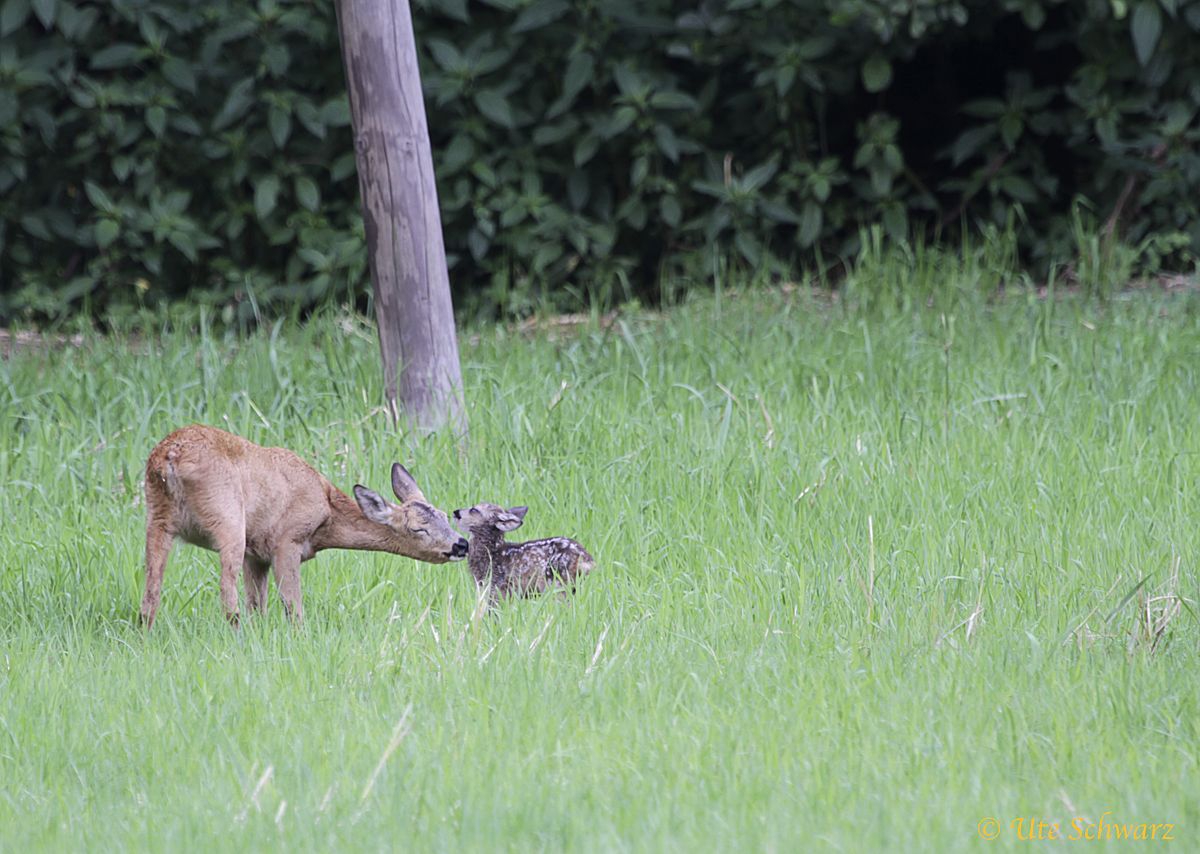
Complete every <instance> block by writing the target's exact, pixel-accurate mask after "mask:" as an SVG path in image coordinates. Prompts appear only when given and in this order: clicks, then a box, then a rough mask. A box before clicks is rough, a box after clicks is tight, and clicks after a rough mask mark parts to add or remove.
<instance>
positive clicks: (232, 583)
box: [189, 483, 249, 628]
mask: <svg viewBox="0 0 1200 854" xmlns="http://www.w3.org/2000/svg"><path fill="white" fill-rule="evenodd" d="M207 486H208V487H209V489H207V490H205V488H204V487H205V484H203V483H196V484H194V485H192V484H190V483H189V492H190V494H191V498H192V500H191V503H190V509H191V512H192V514H193V515H194V517H195V519H196V521H197V522H198V527H199V529H200V530H201V531H203V532H204V535H205V538H206V539H207V541H208V542H207V543H206V545H208V546H209V547H210V548H211V549H212V550H213V551H215V552H216V553H217V554H218V555H220V557H221V607H222V608H223V609H224V611H225V617H226V619H228V620H229V622H230V624H231V625H232V626H233V627H234V628H237V625H238V572H239V570H241V569H242V567H243V565H244V563H245V560H246V513H245V510H244V508H243V506H242V503H241V501H240V500H238V501H230V500H228V499H227V498H225V496H226V495H227V494H228V490H220V489H212V488H211V487H212V484H207ZM247 598H249V597H247Z"/></svg>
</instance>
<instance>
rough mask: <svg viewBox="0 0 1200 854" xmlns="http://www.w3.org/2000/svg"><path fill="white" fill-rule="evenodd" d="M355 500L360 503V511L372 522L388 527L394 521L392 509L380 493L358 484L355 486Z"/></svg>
mask: <svg viewBox="0 0 1200 854" xmlns="http://www.w3.org/2000/svg"><path fill="white" fill-rule="evenodd" d="M354 500H355V501H357V502H358V509H359V510H361V511H362V512H363V515H364V516H366V517H367V518H368V519H370V520H371V521H372V522H378V523H379V524H380V525H386V524H388V523H389V522H391V521H392V508H391V507H389V506H388V503H387V502H386V501H384V500H383V496H382V495H380V494H379V493H378V492H374V491H372V490H370V489H367V488H366V487H365V486H359V485H358V484H357V483H356V484H354Z"/></svg>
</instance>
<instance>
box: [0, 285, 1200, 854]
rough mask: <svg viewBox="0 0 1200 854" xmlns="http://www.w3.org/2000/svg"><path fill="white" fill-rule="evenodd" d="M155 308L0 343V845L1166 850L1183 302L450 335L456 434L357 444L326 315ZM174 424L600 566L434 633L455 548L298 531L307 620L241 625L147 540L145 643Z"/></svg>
mask: <svg viewBox="0 0 1200 854" xmlns="http://www.w3.org/2000/svg"><path fill="white" fill-rule="evenodd" d="M848 292H850V293H854V291H853V289H849V290H848ZM177 326H180V328H178V329H177V330H176V331H160V332H158V333H156V334H150V335H143V336H141V337H137V338H132V339H129V338H124V337H119V336H118V337H110V338H102V337H90V338H89V340H88V341H87V342H86V344H85V346H84V347H83V348H82V349H78V350H76V349H67V350H59V351H55V352H53V353H50V354H45V353H41V354H38V353H29V352H26V353H23V354H21V355H18V356H16V357H14V358H12V359H10V360H8V361H4V362H0V484H2V485H3V492H2V494H0V518H2V519H3V525H2V526H0V850H4V851H26V850H55V851H65V850H83V849H88V850H96V849H105V850H139V849H145V850H205V851H208V850H231V851H235V850H236V851H244V850H263V849H265V848H268V847H271V848H273V847H276V846H279V847H283V846H287V848H288V849H289V850H319V851H345V850H356V849H370V850H380V849H382V850H420V849H431V848H432V849H446V850H459V849H467V850H513V851H528V850H539V849H545V850H558V849H561V848H568V849H572V850H583V851H601V850H604V851H607V850H638V851H658V850H672V851H708V850H722V851H735V850H736V851H742V850H770V851H805V850H814V849H817V850H820V849H826V850H841V851H865V850H878V851H883V850H941V851H960V850H970V849H975V848H979V849H986V850H1013V849H1018V848H1023V847H1026V846H1023V845H1022V844H1021V843H1019V842H1018V840H1017V838H1016V835H1015V830H1013V829H1011V828H1010V825H1009V823H1010V822H1011V821H1013V820H1014V819H1016V818H1018V817H1033V818H1040V819H1044V820H1046V821H1058V822H1061V823H1063V824H1062V833H1063V834H1064V835H1065V834H1068V833H1069V832H1070V826H1069V822H1070V819H1071V818H1072V817H1074V816H1082V817H1086V818H1088V819H1090V820H1091V821H1098V820H1100V818H1101V816H1102V814H1103V813H1104V812H1105V811H1112V812H1111V814H1110V815H1108V816H1106V817H1105V820H1106V821H1108V822H1113V821H1120V822H1138V823H1140V822H1149V823H1152V822H1170V823H1173V824H1174V825H1175V828H1174V836H1175V838H1176V840H1178V842H1176V843H1175V845H1176V847H1177V850H1187V849H1189V848H1191V849H1195V848H1196V847H1197V846H1200V800H1198V799H1197V797H1196V792H1198V791H1200V768H1198V761H1200V724H1198V721H1200V683H1198V681H1197V677H1196V660H1197V651H1198V649H1200V620H1198V619H1197V605H1196V600H1197V599H1200V591H1198V590H1197V573H1196V559H1197V554H1198V553H1200V525H1198V524H1197V520H1198V519H1200V511H1198V507H1200V474H1198V473H1200V457H1198V454H1200V430H1197V425H1198V424H1200V382H1198V377H1200V301H1198V300H1197V299H1196V298H1195V297H1194V296H1191V295H1175V296H1170V297H1168V296H1162V295H1159V296H1146V295H1142V296H1135V297H1131V298H1129V299H1127V300H1116V301H1112V302H1108V303H1096V302H1085V301H1082V300H1067V301H1037V300H1033V299H1026V298H1024V297H1016V298H1011V299H1008V300H1006V301H1003V302H1000V303H996V304H991V305H987V304H982V303H979V302H977V301H974V300H970V299H964V300H959V301H949V302H947V303H946V304H944V305H942V306H941V307H938V308H924V307H918V308H909V309H903V310H891V311H885V310H880V309H874V308H873V309H870V310H866V309H853V308H847V307H845V306H843V305H841V304H834V305H830V304H828V303H826V302H822V301H819V300H813V299H810V298H808V297H806V296H803V295H801V294H793V295H791V296H784V295H778V294H776V295H767V294H757V295H747V294H742V295H741V296H736V295H732V294H730V293H728V292H726V293H724V294H722V295H721V296H720V298H719V300H713V299H708V300H698V301H694V302H690V303H687V304H685V305H683V306H681V307H679V308H677V309H674V310H672V311H671V312H669V313H668V314H666V315H663V316H655V315H630V316H625V317H623V318H622V319H621V320H619V321H618V322H617V323H616V324H615V325H614V326H612V327H611V328H609V329H602V328H599V327H598V326H596V325H592V326H589V327H587V328H585V329H583V330H580V331H578V332H572V333H570V334H559V335H557V336H549V335H539V336H536V337H533V338H529V337H524V336H521V335H517V334H514V333H511V332H505V331H503V330H500V329H490V328H488V329H477V330H474V331H475V332H476V333H477V337H476V339H475V340H474V341H473V342H472V341H470V340H469V336H468V335H466V334H464V337H463V344H462V348H463V362H464V372H465V381H466V396H467V400H468V403H469V410H470V426H471V438H470V444H469V447H468V448H467V449H466V450H465V451H460V450H459V449H458V448H456V447H455V446H454V444H453V443H452V442H450V441H449V440H447V439H442V438H434V439H430V440H417V439H414V438H412V437H404V436H401V435H398V434H397V433H396V432H394V431H391V430H390V429H389V428H388V425H387V422H386V419H385V416H384V414H383V411H382V410H381V409H380V408H379V401H380V399H381V392H380V386H379V378H378V368H377V365H376V358H377V355H376V345H375V340H374V337H373V334H372V332H371V329H370V328H369V327H368V326H365V325H364V324H362V323H361V322H359V321H357V320H355V319H352V318H350V319H348V318H345V317H338V316H335V315H333V314H331V315H329V316H326V317H323V318H321V319H319V320H317V321H314V322H313V323H310V324H309V325H307V326H304V327H299V326H295V325H288V324H284V325H281V326H279V327H276V328H274V329H271V330H267V331H263V332H260V333H258V334H254V335H251V336H249V337H236V336H225V335H223V334H220V333H213V332H212V331H211V330H210V329H209V328H208V327H207V326H195V327H194V328H186V327H183V326H182V325H177ZM468 332H470V330H468ZM564 384H565V385H564ZM193 421H202V422H206V423H209V424H214V425H218V426H223V427H227V428H229V429H232V430H234V431H236V432H239V433H241V434H243V435H245V436H247V437H248V438H250V439H252V440H254V441H258V442H261V443H267V444H278V445H286V446H288V447H291V448H293V449H294V450H296V451H297V452H299V453H300V454H302V455H303V456H305V457H306V458H308V459H310V460H312V461H313V462H314V463H315V464H316V465H317V466H318V467H319V468H320V469H322V470H323V471H324V472H325V473H326V474H327V475H328V476H329V477H330V478H331V479H332V480H333V481H334V482H335V483H336V484H338V485H339V486H341V487H342V488H343V489H348V488H349V487H350V486H351V484H353V483H354V482H356V481H362V482H365V483H368V484H370V485H372V486H373V487H375V488H377V489H379V488H383V487H384V486H385V485H386V479H387V466H388V464H389V463H390V462H391V461H392V460H394V459H400V460H403V461H406V462H408V463H409V464H410V468H411V469H412V470H413V472H414V473H415V474H416V476H417V477H418V479H419V480H420V481H421V483H422V485H423V486H424V488H425V491H426V493H427V494H428V495H429V497H430V498H431V499H432V500H433V501H435V502H437V503H438V504H440V505H441V506H442V507H447V508H449V507H456V506H463V505H466V504H468V503H472V502H476V501H480V500H494V501H503V502H511V503H527V504H528V505H529V506H530V508H531V509H530V511H529V517H528V519H527V521H526V525H525V527H524V528H522V529H521V530H520V531H519V532H518V536H520V537H524V538H531V537H535V536H549V535H569V536H574V537H576V538H578V539H579V540H580V541H582V542H583V543H584V544H585V545H586V546H587V547H588V549H589V550H590V551H591V552H592V553H593V554H594V555H596V557H597V559H598V563H599V567H598V569H597V571H596V572H595V573H593V575H592V576H590V577H589V578H588V579H587V580H586V583H585V584H584V585H583V586H582V587H581V589H580V591H579V594H578V596H577V597H576V598H575V599H574V600H573V601H572V602H571V603H570V604H564V603H562V602H559V601H556V600H555V599H542V600H529V601H521V602H515V603H510V604H508V605H507V606H505V607H504V608H503V609H502V610H501V612H500V613H499V614H497V615H496V616H495V617H493V618H489V619H483V620H479V621H475V622H472V620H471V612H472V610H473V608H474V605H475V598H474V591H473V588H472V585H471V583H470V580H469V577H468V574H467V570H466V568H465V566H464V565H463V564H454V565H446V566H427V565H420V564H416V563H414V562H412V561H410V560H407V559H403V558H397V557H391V556H380V555H362V554H355V553H348V552H327V553H325V554H322V555H321V556H320V557H318V558H317V559H316V560H315V561H313V562H310V563H307V564H305V567H304V570H303V579H304V596H305V610H306V617H307V620H306V624H305V626H304V627H303V629H302V630H299V631H297V630H294V629H293V628H291V627H290V626H289V625H288V624H287V623H286V621H285V620H284V618H283V615H282V613H281V611H280V609H279V607H278V603H277V601H276V600H275V599H274V598H273V599H272V604H271V610H270V613H269V614H268V615H267V616H266V617H264V618H260V619H252V620H249V621H246V623H245V625H244V628H243V630H242V631H241V632H240V633H236V634H235V633H234V632H232V631H230V629H229V628H228V627H227V625H226V623H225V621H224V619H223V618H222V615H221V609H220V605H219V601H218V596H217V562H216V557H215V555H213V554H211V553H208V552H203V551H200V550H197V549H192V548H189V547H186V546H178V547H177V548H176V551H175V552H174V554H173V555H172V560H171V563H170V564H169V566H168V568H167V576H166V583H165V585H164V599H163V607H162V611H161V612H160V616H159V622H158V624H157V625H156V626H155V628H154V630H153V632H151V633H149V634H146V633H144V632H142V631H141V630H140V629H139V628H138V626H137V625H136V624H135V622H134V616H135V614H136V610H137V606H138V602H139V599H140V591H141V560H142V545H143V542H142V533H143V532H142V526H143V508H142V506H141V501H140V483H139V481H140V473H141V467H142V465H143V462H144V459H145V456H146V454H147V453H148V452H149V450H150V448H151V447H152V446H153V445H154V443H155V442H156V441H157V440H158V439H159V438H161V437H162V436H163V435H164V434H166V433H167V432H168V431H169V430H170V429H172V428H174V427H176V426H179V425H182V424H185V423H189V422H193ZM1139 582H1141V586H1140V587H1138V585H1139ZM1148 596H1149V597H1160V596H1161V597H1175V596H1182V597H1184V598H1185V599H1186V600H1188V601H1186V602H1184V604H1183V607H1182V608H1180V609H1179V613H1178V614H1177V615H1176V616H1174V618H1173V619H1171V620H1169V621H1168V622H1167V624H1166V626H1165V629H1164V630H1163V633H1162V635H1161V637H1160V638H1159V639H1158V640H1157V642H1154V641H1152V640H1151V639H1149V638H1148V637H1147V635H1146V632H1145V628H1144V626H1145V610H1146V608H1147V607H1149V608H1150V610H1151V618H1152V619H1155V618H1158V617H1159V616H1160V615H1161V614H1162V612H1163V611H1164V609H1168V608H1170V607H1172V606H1173V605H1174V603H1176V602H1177V601H1178V600H1177V599H1173V598H1151V599H1150V600H1149V602H1148V603H1147V598H1146V597H1148ZM272 597H274V593H273V592H272ZM1168 616H1169V613H1168ZM401 721H403V723H402V724H400V722H401ZM398 724H400V726H399V729H397V726H398ZM394 735H395V737H396V740H393V737H394ZM389 746H390V747H392V748H393V749H392V751H391V752H390V755H389V754H388V753H387V751H388V748H389ZM384 759H385V760H386V761H382V764H381V760H384ZM377 768H378V769H379V770H378V773H377V774H376V773H375V772H376V770H377ZM372 782H373V785H371V784H372ZM988 816H992V817H996V818H997V819H998V820H1000V822H1001V825H1002V835H1001V838H1000V839H999V840H998V841H996V842H993V843H990V844H987V845H985V843H982V842H980V841H979V839H978V836H977V832H976V827H977V824H978V823H979V821H980V820H981V819H983V818H985V817H988ZM1101 847H1104V846H1101ZM1112 847H1120V848H1123V847H1124V846H1119V845H1117V844H1116V843H1113V844H1112ZM1088 850H1095V846H1094V845H1093V846H1090V847H1089V848H1088Z"/></svg>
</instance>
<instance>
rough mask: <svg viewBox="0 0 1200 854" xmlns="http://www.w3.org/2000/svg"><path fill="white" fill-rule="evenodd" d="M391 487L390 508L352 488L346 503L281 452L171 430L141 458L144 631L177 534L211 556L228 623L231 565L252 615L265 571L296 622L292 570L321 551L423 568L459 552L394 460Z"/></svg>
mask: <svg viewBox="0 0 1200 854" xmlns="http://www.w3.org/2000/svg"><path fill="white" fill-rule="evenodd" d="M392 490H393V491H394V492H395V493H396V498H397V499H398V500H399V502H400V503H399V504H394V503H392V502H390V501H387V500H385V499H384V498H383V497H382V496H380V495H378V494H377V493H375V492H372V491H371V490H369V489H367V488H366V487H365V486H358V485H356V486H355V487H354V498H353V499H351V498H350V497H349V496H348V495H346V494H345V493H344V492H342V491H341V490H339V489H338V488H337V487H335V486H334V485H333V484H331V483H330V482H329V481H328V480H326V479H325V478H324V477H322V476H321V474H320V473H318V472H317V471H316V469H314V468H313V467H312V466H310V465H309V464H308V463H306V462H305V461H304V460H302V459H300V457H298V456H297V455H296V454H294V453H292V452H291V451H289V450H286V449H284V448H264V447H261V446H259V445H255V444H254V443H253V442H249V441H247V440H246V439H243V438H241V437H240V436H235V435H233V434H232V433H226V432H225V431H224V430H218V429H216V428H215V427H205V426H203V425H199V424H196V425H192V426H190V427H183V428H181V429H179V430H176V431H175V432H174V433H172V434H170V435H169V436H167V437H166V438H165V439H163V440H162V441H161V442H159V443H158V445H156V446H155V448H154V450H153V451H151V452H150V458H149V459H148V460H147V461H146V592H145V595H144V596H143V597H142V620H143V621H144V622H145V624H146V627H147V628H149V627H150V626H151V625H153V623H154V616H155V614H156V613H157V612H158V605H159V600H160V597H161V593H162V579H163V569H164V568H165V567H166V564H167V556H168V555H169V554H170V552H171V546H172V545H173V544H174V542H175V539H176V538H179V539H181V540H183V541H184V542H188V543H192V544H193V545H197V546H201V547H203V548H206V549H210V550H211V551H215V552H217V553H218V554H219V555H220V557H221V605H222V606H223V607H224V609H225V616H226V617H227V618H228V619H229V621H230V622H231V623H232V624H233V625H234V626H236V625H237V622H238V591H237V574H238V570H239V569H240V570H242V575H243V580H244V583H245V587H246V604H247V605H248V607H249V608H250V610H251V611H261V610H262V609H263V608H264V607H265V606H266V603H267V574H268V572H269V570H270V568H272V567H273V568H274V570H275V586H276V587H277V588H278V591H279V596H280V598H281V599H282V600H283V606H284V609H285V610H286V611H287V613H288V615H289V616H290V617H292V618H293V619H295V620H297V621H299V620H300V619H301V618H302V617H303V605H302V603H301V597H300V564H301V562H303V561H306V560H309V559H310V558H312V557H313V556H315V555H316V554H317V553H318V552H321V551H324V550H325V549H361V550H366V551H382V552H391V553H392V554H399V555H405V556H406V557H411V558H415V559H417V560H421V561H426V562H427V563H445V562H446V561H451V560H462V558H464V557H465V556H466V554H467V541H466V540H465V539H463V538H462V537H461V536H460V535H459V534H458V533H457V532H456V531H455V530H454V529H453V528H452V527H450V522H449V520H448V519H447V518H446V514H445V513H443V512H442V511H441V510H438V509H437V508H435V507H433V506H431V505H430V504H429V503H428V501H427V500H426V499H425V496H424V494H423V493H422V492H421V489H420V487H418V486H417V482H416V481H415V480H413V477H412V475H411V474H409V473H408V470H407V469H405V468H404V466H402V465H400V464H399V463H395V464H394V465H393V466H392Z"/></svg>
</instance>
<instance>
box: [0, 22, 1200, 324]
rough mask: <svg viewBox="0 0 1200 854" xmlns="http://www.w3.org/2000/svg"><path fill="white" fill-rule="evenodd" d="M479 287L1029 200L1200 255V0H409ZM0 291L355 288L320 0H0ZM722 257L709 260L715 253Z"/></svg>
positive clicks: (23, 299)
mask: <svg viewBox="0 0 1200 854" xmlns="http://www.w3.org/2000/svg"><path fill="white" fill-rule="evenodd" d="M414 15H415V18H416V21H415V26H416V31H417V33H418V37H419V38H420V40H421V44H420V50H421V62H422V70H423V82H424V86H425V91H426V100H427V104H428V110H429V126H430V129H431V134H432V137H433V140H432V141H433V145H434V157H435V165H436V169H437V173H438V182H439V190H440V195H441V203H442V213H443V221H444V225H445V231H446V245H447V251H448V253H449V255H450V262H451V265H452V271H451V277H452V280H453V281H454V283H455V288H456V291H457V293H456V297H457V299H458V300H459V303H460V304H463V303H464V301H473V302H476V303H479V304H483V305H490V306H501V307H502V308H504V309H506V310H513V311H522V310H527V309H528V308H529V307H530V306H531V305H533V304H536V303H537V302H540V301H545V300H549V301H554V302H574V301H579V300H581V299H584V298H589V297H591V298H600V299H606V298H610V297H613V296H632V295H638V296H651V297H652V296H653V295H654V294H655V293H656V291H657V288H658V284H659V281H660V279H661V278H662V277H663V276H671V275H675V274H677V273H679V272H680V271H685V270H688V269H693V267H689V259H692V258H695V257H696V255H697V253H702V254H705V257H707V253H708V252H709V251H710V250H711V248H713V247H715V248H716V249H717V250H718V251H720V252H721V253H723V254H727V255H729V256H731V257H732V258H734V259H736V260H737V261H738V262H740V263H742V264H743V265H744V266H746V267H749V268H752V269H754V270H758V271H764V270H765V271H779V270H783V269H785V268H787V267H789V266H794V265H810V264H813V263H819V259H821V258H829V257H833V258H836V257H839V256H844V255H846V254H847V253H852V252H855V251H857V249H858V241H859V239H860V238H859V235H860V234H861V233H862V229H863V227H864V226H867V225H874V224H879V225H881V226H882V227H883V229H884V230H885V232H886V233H887V234H888V235H889V236H890V237H891V238H892V239H896V240H905V239H911V238H914V237H920V238H922V239H925V238H931V239H935V240H936V239H953V238H956V237H957V236H958V234H959V233H960V232H961V231H962V230H964V229H966V230H981V229H982V230H986V229H987V228H988V227H1003V226H1004V224H1005V223H1008V222H1010V221H1012V219H1013V217H1014V216H1015V217H1016V221H1017V222H1018V223H1020V225H1021V228H1020V229H1019V246H1020V251H1021V253H1022V257H1023V258H1024V259H1025V262H1026V263H1027V264H1032V265H1040V266H1042V267H1044V266H1046V265H1048V264H1050V263H1051V262H1056V261H1057V262H1064V261H1067V260H1069V259H1070V258H1072V257H1074V254H1075V253H1076V252H1077V250H1078V247H1079V244H1080V240H1081V238H1080V233H1079V229H1080V222H1081V219H1080V213H1079V212H1080V211H1081V210H1084V211H1088V212H1089V214H1088V219H1089V222H1090V225H1089V226H1088V228H1090V229H1091V233H1092V234H1102V235H1104V236H1105V239H1108V236H1109V235H1114V234H1115V235H1119V236H1120V237H1121V238H1123V239H1124V240H1125V241H1127V242H1129V243H1130V244H1134V245H1138V244H1141V245H1149V244H1148V243H1147V241H1149V243H1150V244H1153V245H1152V246H1151V248H1150V249H1149V250H1148V251H1147V253H1146V258H1148V259H1150V260H1152V261H1155V262H1159V261H1162V260H1163V259H1164V257H1165V258H1166V259H1167V261H1170V260H1171V259H1172V258H1173V259H1175V260H1176V261H1178V260H1180V259H1181V258H1184V257H1185V256H1188V255H1189V254H1190V253H1195V252H1196V251H1197V250H1198V249H1200V215H1198V214H1200V211H1198V210H1197V208H1198V204H1200V202H1198V200H1200V192H1198V191H1200V153H1198V152H1197V142H1198V141H1200V127H1198V125H1197V122H1196V121H1195V116H1196V112H1197V109H1198V108H1200V52H1197V51H1195V50H1192V49H1191V48H1192V47H1193V46H1194V45H1195V43H1196V40H1197V36H1198V34H1200V0H1190V2H1189V0H1135V1H1134V2H1126V0H1088V2H1072V3H1068V2H1056V0H999V2H992V1H991V0H987V1H986V2H985V0H976V2H968V0H958V2H955V1H954V0H949V1H948V2H944V1H943V0H906V2H898V0H794V2H784V0H729V2H725V3H717V2H701V3H699V5H695V6H692V5H689V4H673V3H665V2H656V1H655V0H648V2H630V0H601V2H596V1H595V0H585V2H568V0H533V2H521V0H489V2H486V3H484V2H476V3H471V4H470V5H468V3H467V2H466V0H424V2H421V0H417V2H415V3H414ZM0 128H2V130H0V282H2V283H3V289H2V290H0V316H12V315H15V314H33V315H39V314H41V315H45V314H52V313H55V312H58V311H61V310H63V309H64V308H66V307H77V306H79V305H81V304H82V305H84V306H85V307H87V308H90V309H92V310H100V309H102V308H104V307H107V306H111V305H113V304H121V303H131V304H137V303H138V302H140V301H154V300H158V299H162V298H166V297H175V296H184V295H187V296H188V297H189V298H190V299H205V300H210V301H213V302H217V303H223V304H226V305H230V304H237V305H239V306H240V309H239V310H240V311H242V312H245V313H249V312H252V311H254V310H255V307H256V306H257V305H259V304H262V303H270V302H289V303H298V304H301V305H304V304H311V303H313V302H316V301H319V300H322V299H326V298H329V297H331V296H343V295H345V296H349V297H351V298H357V297H360V296H361V295H362V294H363V293H364V292H365V290H366V288H367V274H366V255H365V250H364V245H363V232H362V226H361V217H360V211H359V207H358V198H357V182H356V177H355V174H354V160H353V148H352V143H351V136H350V132H349V115H348V110H347V106H346V101H345V97H344V78H343V73H342V68H341V60H340V55H339V52H338V44H337V27H336V20H335V17H334V10H333V5H332V4H331V3H322V4H309V3H299V2H296V3H293V2H280V0H259V2H258V3H257V4H255V5H249V4H247V3H245V2H234V1H233V0H216V2H210V3H205V4H194V3H191V2H187V0H112V2H108V3H104V4H92V3H87V2H82V0H0ZM706 263H708V264H711V258H710V259H709V260H708V261H707V262H706Z"/></svg>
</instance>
